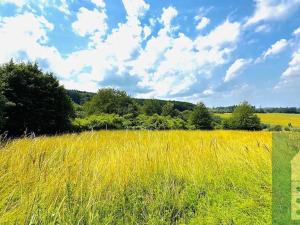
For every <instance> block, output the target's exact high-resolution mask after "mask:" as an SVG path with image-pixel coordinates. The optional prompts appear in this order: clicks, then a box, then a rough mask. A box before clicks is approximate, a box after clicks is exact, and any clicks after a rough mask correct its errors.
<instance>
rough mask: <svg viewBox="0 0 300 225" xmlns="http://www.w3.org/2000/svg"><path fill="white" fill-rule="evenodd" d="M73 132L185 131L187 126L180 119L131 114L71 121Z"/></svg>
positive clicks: (97, 116)
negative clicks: (104, 130)
mask: <svg viewBox="0 0 300 225" xmlns="http://www.w3.org/2000/svg"><path fill="white" fill-rule="evenodd" d="M73 129H74V130H75V131H84V130H101V129H142V130H143V129H147V130H180V129H187V124H186V122H185V121H183V120H182V119H180V118H172V117H170V116H167V117H166V116H160V115H157V114H154V115H153V116H147V115H145V114H141V115H139V116H137V117H135V116H134V115H133V114H126V115H124V116H119V115H116V114H99V115H91V116H88V117H85V118H76V119H75V120H74V121H73Z"/></svg>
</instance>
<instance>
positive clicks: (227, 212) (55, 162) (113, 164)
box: [0, 131, 272, 225]
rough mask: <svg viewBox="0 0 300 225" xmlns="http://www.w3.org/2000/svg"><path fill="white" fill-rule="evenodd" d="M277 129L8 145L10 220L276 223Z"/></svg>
mask: <svg viewBox="0 0 300 225" xmlns="http://www.w3.org/2000/svg"><path fill="white" fill-rule="evenodd" d="M271 149H272V134H271V132H245V131H165V132H163V131H161V132H160V131H159V132H158V131H128V132H127V131H100V132H86V133H82V134H68V135H63V136H57V137H41V138H35V139H20V140H15V141H13V142H11V143H10V144H8V145H7V146H4V147H2V148H0V215H1V216H0V224H197V225H198V224H205V225H207V224H269V223H270V221H271V193H272V188H271V180H272V176H271Z"/></svg>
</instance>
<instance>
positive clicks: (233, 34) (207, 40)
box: [196, 20, 240, 49]
mask: <svg viewBox="0 0 300 225" xmlns="http://www.w3.org/2000/svg"><path fill="white" fill-rule="evenodd" d="M239 35H240V24H239V23H238V22H233V23H231V22H229V21H228V20H226V21H225V22H224V23H223V24H221V25H219V26H217V27H216V28H215V29H214V30H212V31H211V32H210V33H209V34H208V35H206V36H199V37H198V38H197V40H196V45H197V48H198V49H203V48H217V49H220V48H221V47H223V46H224V45H226V44H230V43H235V42H236V41H237V40H238V38H239Z"/></svg>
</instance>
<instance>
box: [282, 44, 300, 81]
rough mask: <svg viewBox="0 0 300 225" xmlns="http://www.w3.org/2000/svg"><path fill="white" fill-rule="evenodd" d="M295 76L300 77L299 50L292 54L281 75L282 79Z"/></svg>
mask: <svg viewBox="0 0 300 225" xmlns="http://www.w3.org/2000/svg"><path fill="white" fill-rule="evenodd" d="M295 76H300V48H299V49H298V51H296V52H295V53H294V54H293V56H292V59H291V61H290V62H289V66H288V68H287V69H286V70H285V71H284V72H283V74H282V77H283V78H288V77H295Z"/></svg>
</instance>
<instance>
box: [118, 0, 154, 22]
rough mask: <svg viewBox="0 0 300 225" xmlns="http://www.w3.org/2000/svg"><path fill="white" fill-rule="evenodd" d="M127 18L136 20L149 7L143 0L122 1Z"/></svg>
mask: <svg viewBox="0 0 300 225" xmlns="http://www.w3.org/2000/svg"><path fill="white" fill-rule="evenodd" d="M122 1H123V5H124V7H125V10H126V12H127V16H128V17H134V18H138V17H141V16H143V15H144V14H145V13H146V11H147V10H149V8H150V5H149V4H147V3H146V2H145V1H144V0H122Z"/></svg>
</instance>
